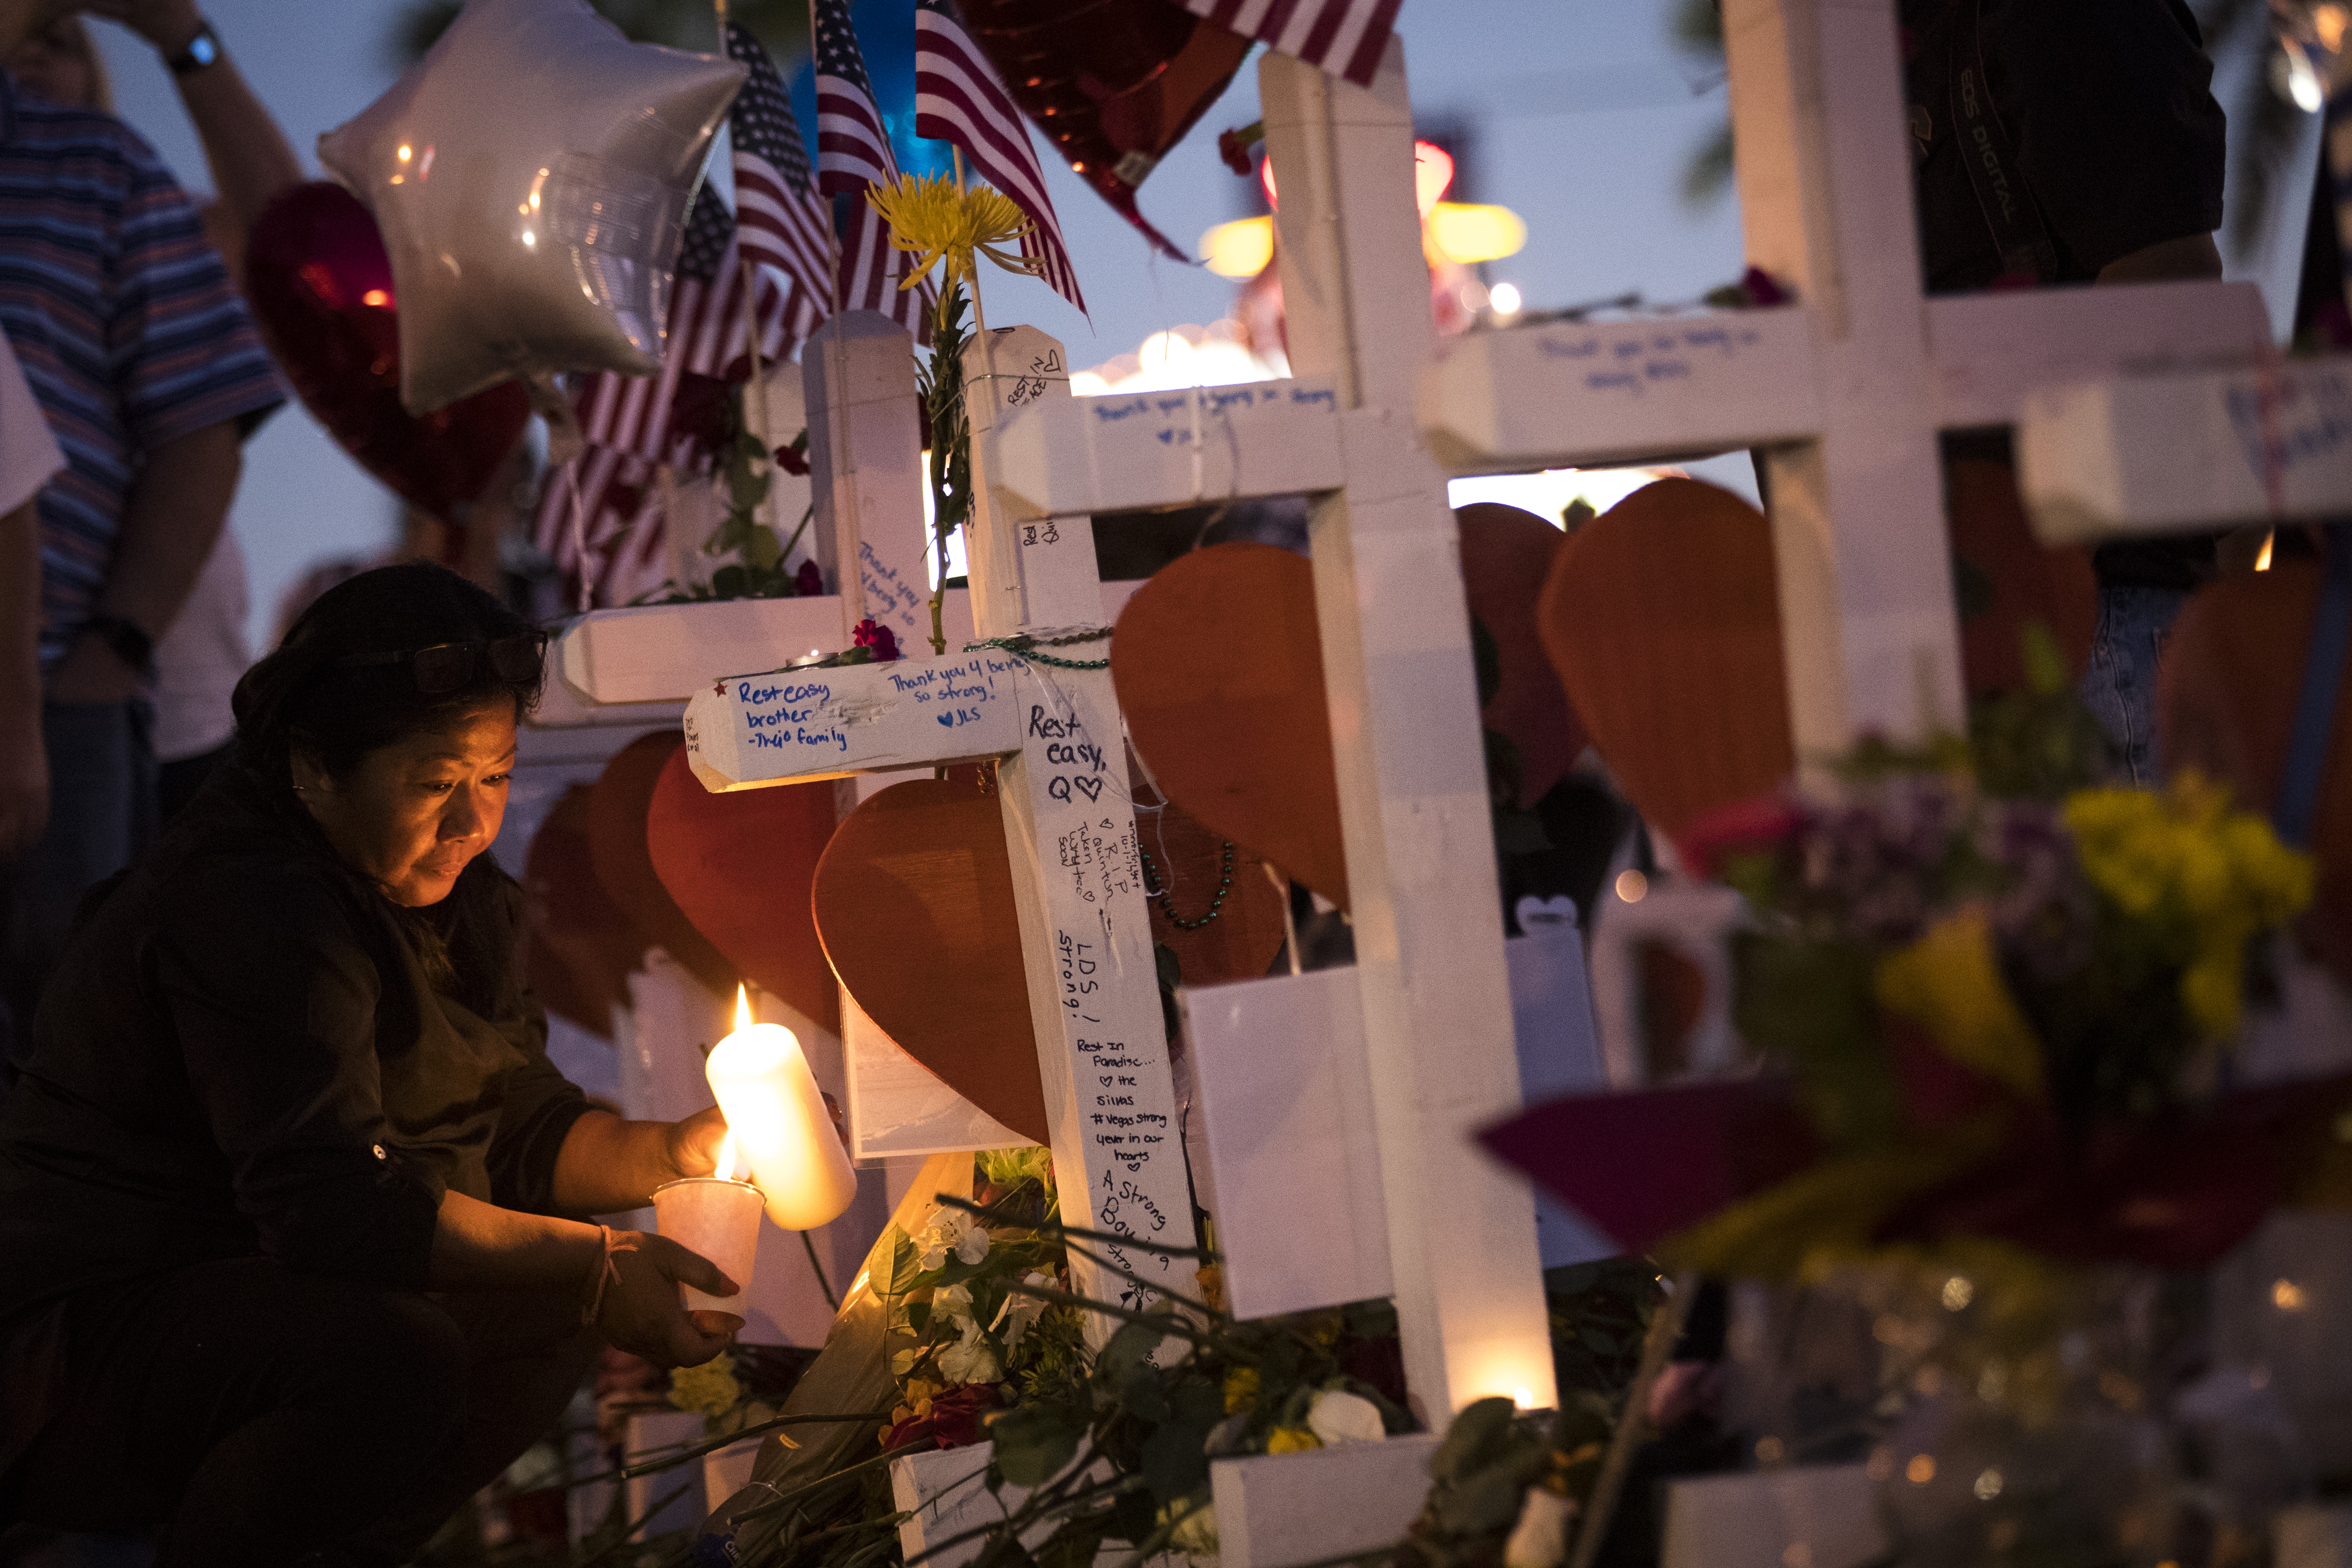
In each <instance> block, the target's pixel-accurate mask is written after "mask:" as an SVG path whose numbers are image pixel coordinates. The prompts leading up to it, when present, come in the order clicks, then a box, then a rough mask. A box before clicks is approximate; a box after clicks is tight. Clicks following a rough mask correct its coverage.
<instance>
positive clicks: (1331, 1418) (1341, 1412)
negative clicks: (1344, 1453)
mask: <svg viewBox="0 0 2352 1568" xmlns="http://www.w3.org/2000/svg"><path fill="white" fill-rule="evenodd" d="M1307 1430H1309V1431H1311V1432H1313V1433H1314V1434H1315V1435H1316V1436H1317V1437H1320V1438H1322V1439H1323V1446H1324V1447H1325V1448H1338V1447H1339V1445H1340V1444H1342V1443H1377V1442H1379V1441H1381V1439H1382V1438H1384V1437H1387V1436H1388V1435H1389V1429H1388V1427H1387V1425H1386V1424H1385V1423H1383V1422H1382V1421H1381V1407H1380V1406H1377V1405H1375V1404H1373V1403H1372V1402H1371V1401H1370V1400H1369V1399H1366V1398H1365V1397H1363V1396H1361V1395H1358V1394H1343V1393H1341V1392H1340V1391H1339V1390H1338V1389H1336V1388H1327V1389H1325V1390H1323V1391H1322V1392H1321V1393H1320V1394H1318V1395H1317V1396H1315V1403H1313V1404H1312V1405H1309V1406H1307Z"/></svg>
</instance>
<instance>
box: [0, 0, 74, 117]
mask: <svg viewBox="0 0 2352 1568" xmlns="http://www.w3.org/2000/svg"><path fill="white" fill-rule="evenodd" d="M80 26H81V24H80V23H79V22H78V21H77V20H76V19H75V18H73V17H71V16H67V17H63V18H61V19H59V20H58V21H56V22H52V23H50V24H49V26H47V27H45V28H43V29H42V30H41V31H39V32H37V33H36V34H34V35H33V36H32V37H29V38H27V39H26V40H25V41H24V42H23V43H21V44H19V45H17V46H16V49H15V51H14V52H12V53H11V54H10V55H9V56H8V57H7V59H6V60H5V62H0V63H5V65H6V66H7V68H8V74H9V75H10V76H12V77H15V78H16V85H17V87H19V88H20V89H23V90H24V94H25V96H26V98H37V99H41V100H42V101H44V102H46V103H55V104H62V105H63V106H65V107H66V108H68V109H89V108H90V107H91V103H90V99H91V98H92V97H93V96H94V94H93V90H92V89H93V88H94V87H95V85H96V84H95V81H94V80H93V78H92V77H91V75H90V69H89V58H88V57H87V56H85V55H84V54H83V53H82V47H83V45H84V42H85V38H84V37H83V36H82V34H81V32H80Z"/></svg>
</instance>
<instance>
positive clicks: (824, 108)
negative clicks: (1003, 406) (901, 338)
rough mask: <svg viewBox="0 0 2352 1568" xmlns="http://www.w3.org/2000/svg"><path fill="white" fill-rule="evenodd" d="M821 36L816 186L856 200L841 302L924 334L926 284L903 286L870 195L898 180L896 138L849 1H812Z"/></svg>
mask: <svg viewBox="0 0 2352 1568" xmlns="http://www.w3.org/2000/svg"><path fill="white" fill-rule="evenodd" d="M809 20H810V26H811V28H812V29H813V31H814V34H815V37H816V183H817V188H818V189H819V190H821V191H823V192H824V193H826V194H828V195H845V196H847V197H849V198H850V203H849V223H848V225H847V228H846V232H845V233H844V235H842V241H841V281H840V290H841V295H840V298H841V306H842V308H844V309H845V310H879V311H881V312H882V313H883V314H884V315H886V316H887V317H889V318H890V319H892V320H894V321H897V322H898V324H899V325H900V326H902V327H905V328H907V329H909V330H911V331H913V332H915V333H917V334H918V335H920V334H921V333H922V331H923V329H924V327H925V326H926V324H927V323H926V320H925V318H926V316H927V315H928V314H929V313H928V312H927V311H926V310H925V309H924V308H923V305H924V300H923V298H922V296H924V295H925V294H927V293H928V292H929V290H927V289H924V288H907V289H902V288H900V287H898V282H899V279H901V278H902V277H905V276H906V268H907V263H908V259H909V258H908V256H907V255H906V253H905V252H903V251H899V250H897V249H894V248H893V247H892V246H891V244H890V225H887V224H886V223H884V222H883V221H882V214H879V213H877V212H876V211H875V210H874V208H873V206H872V205H871V204H868V203H867V201H866V187H867V186H868V185H887V184H888V183H891V182H892V181H894V180H896V179H898V160H897V159H896V158H894V157H892V156H891V155H890V136H889V133H888V131H886V130H884V128H883V125H882V111H881V110H880V109H879V108H877V106H876V104H875V102H874V89H873V85H872V83H871V82H870V81H868V79H867V78H866V60H865V57H864V56H862V55H860V54H859V53H858V50H857V35H856V32H855V31H854V30H852V28H851V27H850V25H849V6H848V5H846V4H845V0H809Z"/></svg>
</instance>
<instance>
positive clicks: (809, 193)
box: [727, 22, 834, 352]
mask: <svg viewBox="0 0 2352 1568" xmlns="http://www.w3.org/2000/svg"><path fill="white" fill-rule="evenodd" d="M727 53H728V56H729V57H730V58H731V59H735V60H739V61H740V62H741V63H742V64H743V65H745V66H746V67H748V68H750V69H751V76H750V78H747V79H746V80H745V81H744V83H743V89H742V90H741V91H740V92H738V93H737V94H736V95H735V107H734V108H733V109H732V110H730V111H729V112H728V117H727V123H728V126H729V129H730V137H731V139H732V140H733V141H734V143H735V224H736V236H737V239H738V241H739V242H740V244H741V246H742V247H743V254H744V255H745V256H749V257H751V260H753V261H754V262H761V263H764V264H766V265H767V266H770V267H774V268H775V269H776V270H777V271H778V272H781V273H782V274H783V275H784V277H785V278H786V279H787V280H788V281H789V283H790V284H791V297H790V302H789V304H788V305H787V307H786V311H785V314H786V317H787V320H786V322H785V337H786V339H787V348H786V350H785V351H786V352H790V350H791V346H792V345H797V344H798V343H800V342H801V341H802V340H803V339H805V338H806V337H807V336H808V335H809V333H810V332H812V331H814V329H815V328H816V324H817V323H818V322H819V321H822V320H824V319H825V318H826V317H828V316H830V315H832V314H833V246H834V239H833V204H832V203H831V202H830V201H828V200H827V199H826V198H824V196H821V195H819V194H818V193H816V191H815V190H814V188H813V180H812V176H811V174H810V172H809V161H808V151H807V149H806V148H805V147H804V146H803V145H802V142H801V127H800V121H799V120H796V119H794V118H793V105H792V100H791V99H789V98H787V97H785V96H784V83H783V78H782V77H780V76H778V75H777V74H776V65H775V62H774V61H773V60H772V59H770V58H769V57H768V51H767V50H766V48H764V47H761V43H760V40H759V39H757V38H755V37H752V36H751V33H749V32H748V31H746V30H745V29H744V28H743V26H741V25H740V23H734V22H730V23H729V24H728V25H727Z"/></svg>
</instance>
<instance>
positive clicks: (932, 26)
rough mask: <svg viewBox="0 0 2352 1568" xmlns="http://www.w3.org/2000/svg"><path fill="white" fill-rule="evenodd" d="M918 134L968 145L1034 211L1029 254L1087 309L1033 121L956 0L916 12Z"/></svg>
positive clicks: (987, 173) (994, 180)
mask: <svg viewBox="0 0 2352 1568" xmlns="http://www.w3.org/2000/svg"><path fill="white" fill-rule="evenodd" d="M915 133H916V134H917V135H919V136H930V137H936V138H937V139H939V140H940V141H952V142H954V143H955V144H956V145H957V146H959V147H961V148H962V149H963V152H964V156H965V157H967V158H969V159H971V167H972V172H974V173H976V174H978V175H979V176H980V177H981V178H982V179H983V180H985V181H987V182H988V183H990V184H992V185H993V186H995V187H996V188H997V189H998V190H1000V191H1002V192H1003V193H1005V194H1006V195H1008V196H1010V197H1012V198H1013V202H1014V203H1015V204H1017V205H1018V206H1019V207H1020V208H1021V210H1022V211H1023V212H1024V213H1026V214H1029V224H1030V228H1029V232H1028V233H1027V234H1025V235H1022V236H1021V254H1022V255H1023V256H1026V257H1028V258H1029V260H1030V261H1031V262H1032V263H1034V265H1035V267H1036V269H1037V276H1039V277H1043V278H1044V279H1045V281H1046V282H1047V283H1049V284H1051V285H1053V287H1054V292H1055V293H1056V294H1058V295H1060V296H1061V297H1062V298H1065V299H1066V300H1068V301H1069V302H1070V303H1071V304H1073V305H1075V306H1076V307H1077V308H1079V309H1081V310H1084V309H1085V308H1087V302H1086V298H1085V297H1084V296H1082V295H1081V294H1079V292H1078V275H1077V273H1076V272H1075V271H1074V270H1072V268H1071V267H1070V252H1069V248H1068V247H1067V246H1065V245H1064V244H1063V243H1062V224H1061V220H1060V219H1059V218H1057V217H1056V216H1055V214H1054V198H1053V197H1052V196H1050V195H1048V194H1046V192H1045V171H1044V170H1043V169H1041V168H1040V167H1038V163H1037V153H1036V150H1035V149H1034V147H1032V146H1031V145H1030V141H1029V127H1028V124H1027V122H1026V121H1024V120H1023V119H1022V118H1021V111H1020V110H1018V109H1015V108H1014V107H1013V99H1012V96H1011V95H1010V94H1008V93H1007V92H1006V91H1005V90H1004V84H1003V82H1001V81H1000V80H998V79H997V75H996V68H995V67H994V66H992V65H990V64H989V63H988V57H987V56H986V55H983V54H982V53H981V52H980V50H979V48H978V47H976V46H975V45H974V44H973V43H972V41H971V37H969V36H968V35H967V34H966V33H965V32H964V30H963V18H962V17H961V16H959V15H958V14H957V12H956V8H955V3H954V0H920V3H919V5H918V6H917V8H916V11H915Z"/></svg>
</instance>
